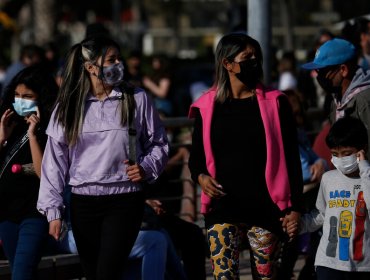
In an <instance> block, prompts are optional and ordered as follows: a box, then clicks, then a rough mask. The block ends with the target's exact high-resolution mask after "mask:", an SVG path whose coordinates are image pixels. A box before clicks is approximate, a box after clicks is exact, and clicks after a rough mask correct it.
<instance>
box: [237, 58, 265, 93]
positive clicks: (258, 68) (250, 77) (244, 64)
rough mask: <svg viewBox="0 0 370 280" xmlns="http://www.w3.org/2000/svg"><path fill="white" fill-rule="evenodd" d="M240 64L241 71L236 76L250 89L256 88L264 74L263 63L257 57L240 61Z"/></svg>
mask: <svg viewBox="0 0 370 280" xmlns="http://www.w3.org/2000/svg"><path fill="white" fill-rule="evenodd" d="M238 64H239V66H240V73H237V74H235V76H236V77H237V78H238V79H239V80H240V81H241V82H242V83H243V84H245V85H246V86H247V88H248V89H255V88H256V86H257V84H258V82H259V80H260V77H261V76H262V65H261V64H260V63H259V62H258V61H257V59H255V58H252V59H247V60H244V61H241V62H238Z"/></svg>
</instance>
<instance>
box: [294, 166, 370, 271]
mask: <svg viewBox="0 0 370 280" xmlns="http://www.w3.org/2000/svg"><path fill="white" fill-rule="evenodd" d="M359 168H360V176H361V178H349V177H347V176H345V175H343V174H342V173H341V172H340V171H338V170H331V171H328V172H326V173H325V174H324V175H323V177H322V180H321V184H320V190H319V193H318V196H317V200H316V208H317V210H315V211H312V212H311V213H309V214H305V215H304V216H303V217H302V219H301V232H300V233H304V232H312V231H315V230H317V229H319V228H320V227H321V226H323V235H322V237H321V240H320V244H319V247H318V249H317V254H316V260H315V266H324V267H329V268H332V269H336V270H341V271H370V220H369V211H370V165H369V162H368V161H366V160H363V161H361V162H360V163H359Z"/></svg>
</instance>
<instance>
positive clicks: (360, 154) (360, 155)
mask: <svg viewBox="0 0 370 280" xmlns="http://www.w3.org/2000/svg"><path fill="white" fill-rule="evenodd" d="M356 156H357V158H358V160H359V161H361V160H365V159H366V156H365V151H364V150H361V151H358V152H357V155H356Z"/></svg>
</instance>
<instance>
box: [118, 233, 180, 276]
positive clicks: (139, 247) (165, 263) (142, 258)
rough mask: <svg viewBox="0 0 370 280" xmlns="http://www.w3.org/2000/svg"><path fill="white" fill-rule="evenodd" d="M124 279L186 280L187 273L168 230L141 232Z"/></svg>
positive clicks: (130, 256) (132, 251)
mask: <svg viewBox="0 0 370 280" xmlns="http://www.w3.org/2000/svg"><path fill="white" fill-rule="evenodd" d="M129 260H130V261H131V262H130V263H129V265H128V267H127V268H126V270H125V272H124V276H123V279H124V280H126V279H130V280H132V279H142V280H146V279H150V280H163V279H167V280H185V279H186V276H185V271H184V269H183V267H182V264H181V260H180V258H179V256H178V255H177V253H176V249H175V248H174V245H173V244H172V240H171V238H170V237H169V235H168V233H167V232H166V230H164V229H162V230H140V231H139V235H138V237H137V239H136V241H135V244H134V246H133V247H132V250H131V253H130V255H129Z"/></svg>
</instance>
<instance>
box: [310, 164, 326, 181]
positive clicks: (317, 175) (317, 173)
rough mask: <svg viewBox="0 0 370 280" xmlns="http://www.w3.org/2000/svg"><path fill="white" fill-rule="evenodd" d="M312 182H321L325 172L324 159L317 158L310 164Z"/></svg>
mask: <svg viewBox="0 0 370 280" xmlns="http://www.w3.org/2000/svg"><path fill="white" fill-rule="evenodd" d="M310 171H311V182H319V181H320V180H321V177H322V175H323V174H324V173H325V163H324V161H323V160H317V161H316V162H315V163H314V164H312V165H311V166H310Z"/></svg>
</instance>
